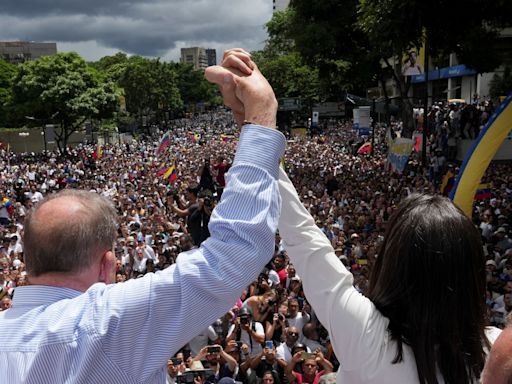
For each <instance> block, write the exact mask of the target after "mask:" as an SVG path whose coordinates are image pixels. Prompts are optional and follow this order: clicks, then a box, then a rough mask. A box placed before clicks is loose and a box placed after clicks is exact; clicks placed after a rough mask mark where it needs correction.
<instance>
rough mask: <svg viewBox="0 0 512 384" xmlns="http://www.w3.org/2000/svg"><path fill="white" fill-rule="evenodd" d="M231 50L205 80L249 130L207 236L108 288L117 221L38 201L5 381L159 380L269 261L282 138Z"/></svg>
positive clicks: (4, 316)
mask: <svg viewBox="0 0 512 384" xmlns="http://www.w3.org/2000/svg"><path fill="white" fill-rule="evenodd" d="M236 52H238V54H237V55H236V57H235V55H233V54H232V51H228V52H226V54H225V55H224V60H223V66H222V67H214V68H211V69H208V70H207V73H206V76H207V78H208V80H210V81H212V82H214V83H216V84H218V85H219V87H220V89H221V92H222V93H223V95H224V101H225V104H226V105H228V106H229V107H231V108H232V109H233V112H234V114H235V118H236V119H237V120H238V122H241V121H243V120H247V121H251V122H252V123H247V124H245V125H244V127H243V129H242V133H241V136H240V142H239V145H238V149H237V153H236V156H235V159H234V162H233V166H232V167H231V169H230V170H229V173H228V174H227V186H226V189H225V190H224V193H223V195H222V199H221V202H220V203H219V205H218V206H217V208H216V209H215V210H214V212H213V214H212V216H211V220H210V225H209V229H210V232H211V237H210V238H209V239H208V240H206V241H205V242H204V243H203V244H202V246H201V248H199V249H193V250H191V251H188V252H185V253H184V254H182V255H181V257H178V259H177V262H176V264H175V265H172V266H171V267H169V268H167V269H165V270H163V271H160V272H157V273H155V274H151V273H150V274H147V275H146V276H144V277H143V278H140V279H135V280H130V281H127V282H125V283H119V284H110V283H112V282H113V267H114V265H115V256H114V254H113V252H112V244H113V241H114V239H115V237H116V216H117V215H116V212H115V210H114V209H113V208H112V206H111V205H110V204H109V202H108V201H106V200H104V199H103V198H101V197H100V196H98V195H96V194H93V193H90V192H83V191H82V192H80V191H74V192H64V193H60V194H57V195H55V196H53V197H51V198H48V199H47V200H45V201H43V202H42V203H40V204H39V205H38V206H37V207H36V209H35V210H34V211H33V212H31V213H30V215H29V216H28V217H27V219H26V225H25V239H24V242H25V255H26V265H27V269H28V276H29V281H30V284H31V285H29V286H23V287H19V288H17V289H16V293H15V296H14V300H13V305H12V308H11V309H9V310H7V311H4V312H1V313H0V338H1V340H2V341H1V343H0V382H1V383H9V384H12V383H111V384H113V383H165V377H166V363H167V359H168V358H169V357H170V356H172V355H173V354H174V353H175V352H176V351H177V350H178V349H179V348H180V347H181V346H183V345H184V344H185V343H187V342H188V341H189V340H190V339H192V338H193V337H194V336H195V335H197V334H198V333H199V332H201V330H203V329H205V328H206V327H207V326H208V325H210V324H211V323H212V322H213V321H214V320H215V319H217V318H218V317H219V316H221V315H222V314H224V313H225V312H227V311H228V310H229V308H230V307H231V306H232V304H233V303H234V302H235V300H236V299H237V298H238V297H239V295H240V293H241V291H242V289H243V288H244V287H245V286H246V285H247V284H248V283H249V282H250V281H252V280H253V279H255V278H256V276H257V275H258V273H259V272H260V271H261V269H262V268H263V266H264V265H265V264H266V263H267V262H268V261H269V260H270V258H271V257H272V254H273V250H274V233H275V230H276V227H277V221H278V218H279V214H280V205H281V200H280V195H279V189H278V184H277V179H278V169H279V159H280V157H281V156H282V155H283V153H284V147H285V139H284V136H283V135H282V134H281V133H279V132H278V131H276V130H274V129H269V128H265V127H275V115H276V109H277V102H276V100H275V96H274V93H273V91H272V88H271V87H270V85H269V84H268V82H267V81H266V80H265V79H264V78H263V76H262V75H261V74H260V73H259V71H258V70H257V69H256V68H254V66H253V64H252V63H251V61H250V56H249V55H248V54H245V53H242V54H240V50H237V51H236ZM231 67H236V68H238V69H239V70H234V69H229V70H228V69H227V68H231ZM244 72H245V73H244ZM251 73H252V74H251ZM236 74H238V75H246V76H236ZM247 75H248V76H247Z"/></svg>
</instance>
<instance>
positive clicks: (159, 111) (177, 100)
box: [110, 56, 182, 122]
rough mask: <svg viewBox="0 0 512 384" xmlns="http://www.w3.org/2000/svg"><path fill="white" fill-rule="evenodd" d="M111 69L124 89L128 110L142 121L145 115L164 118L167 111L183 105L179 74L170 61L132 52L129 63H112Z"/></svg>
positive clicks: (157, 119)
mask: <svg viewBox="0 0 512 384" xmlns="http://www.w3.org/2000/svg"><path fill="white" fill-rule="evenodd" d="M110 71H111V73H112V76H113V78H114V79H115V80H116V81H117V84H118V85H119V86H120V87H121V88H123V90H124V95H125V98H126V110H127V111H128V112H129V113H131V114H132V115H133V116H136V117H137V119H138V121H139V122H142V121H143V116H146V118H148V119H151V118H152V119H154V120H155V121H162V120H164V119H165V113H166V112H169V111H174V110H177V109H179V108H181V105H182V100H181V97H180V92H179V89H178V78H177V74H176V71H175V70H174V68H173V66H172V65H171V64H169V63H164V62H161V61H160V59H146V58H143V57H140V56H132V57H130V58H129V59H128V61H127V62H126V63H120V64H116V65H114V66H112V67H111V68H110Z"/></svg>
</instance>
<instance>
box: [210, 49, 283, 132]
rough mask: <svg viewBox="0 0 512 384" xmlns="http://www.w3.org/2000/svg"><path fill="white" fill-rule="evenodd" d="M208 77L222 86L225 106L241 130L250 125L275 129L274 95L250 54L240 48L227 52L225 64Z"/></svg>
mask: <svg viewBox="0 0 512 384" xmlns="http://www.w3.org/2000/svg"><path fill="white" fill-rule="evenodd" d="M205 77H206V79H207V80H208V81H209V82H211V83H214V84H217V85H218V86H219V89H220V91H221V93H222V97H223V98H224V104H225V105H226V106H228V107H229V108H231V109H232V110H233V114H234V116H235V120H236V121H237V124H238V126H242V125H243V122H244V121H247V122H252V123H254V124H258V125H262V126H265V127H270V128H275V126H276V113H277V100H276V97H275V95H274V91H273V90H272V87H271V86H270V84H269V83H268V81H267V80H266V79H265V78H264V77H263V75H262V74H261V72H260V71H259V69H258V67H257V66H256V64H255V63H254V62H253V61H252V60H251V55H250V54H249V53H247V52H246V51H244V50H243V49H240V48H235V49H231V50H228V51H226V52H225V53H224V58H223V60H222V64H221V65H220V66H212V67H208V68H207V69H206V71H205Z"/></svg>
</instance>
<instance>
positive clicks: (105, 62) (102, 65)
mask: <svg viewBox="0 0 512 384" xmlns="http://www.w3.org/2000/svg"><path fill="white" fill-rule="evenodd" d="M127 61H128V56H127V55H126V53H124V52H117V53H116V54H115V55H113V56H104V57H102V58H101V59H99V60H98V61H94V62H92V63H89V65H90V66H91V67H93V68H96V69H97V70H99V71H104V72H107V71H108V70H109V69H111V68H112V67H113V66H115V65H118V64H125V63H126V62H127Z"/></svg>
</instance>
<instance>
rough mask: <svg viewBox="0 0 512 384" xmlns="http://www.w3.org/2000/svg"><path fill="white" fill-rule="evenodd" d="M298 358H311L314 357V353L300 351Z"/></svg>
mask: <svg viewBox="0 0 512 384" xmlns="http://www.w3.org/2000/svg"><path fill="white" fill-rule="evenodd" d="M300 358H301V359H302V360H304V361H305V360H311V359H315V358H316V355H315V354H314V353H308V352H302V353H301V355H300Z"/></svg>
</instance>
